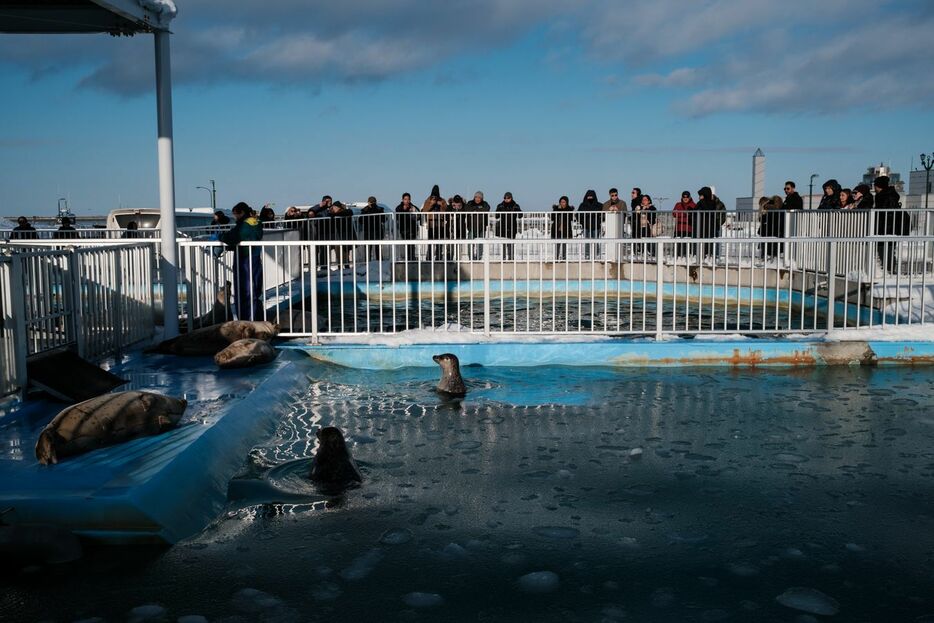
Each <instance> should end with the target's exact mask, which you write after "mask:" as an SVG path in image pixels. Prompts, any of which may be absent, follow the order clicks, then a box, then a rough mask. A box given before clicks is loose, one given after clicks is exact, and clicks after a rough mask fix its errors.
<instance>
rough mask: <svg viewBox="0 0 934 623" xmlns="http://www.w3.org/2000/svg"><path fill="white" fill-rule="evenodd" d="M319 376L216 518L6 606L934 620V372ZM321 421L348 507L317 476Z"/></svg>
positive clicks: (84, 566)
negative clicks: (343, 459) (456, 386)
mask: <svg viewBox="0 0 934 623" xmlns="http://www.w3.org/2000/svg"><path fill="white" fill-rule="evenodd" d="M300 365H301V372H302V375H303V376H300V377H299V378H297V379H296V386H297V388H299V389H300V388H307V389H304V391H300V392H297V393H296V398H295V400H294V404H292V405H291V407H292V408H291V409H290V413H289V415H288V416H287V417H285V418H284V419H283V420H282V421H281V422H280V423H279V426H278V429H277V431H276V433H275V435H274V436H273V437H272V438H270V439H266V440H258V443H257V444H256V445H255V447H254V448H253V449H252V451H251V452H250V453H249V456H246V457H244V465H243V469H242V471H241V474H240V475H239V476H238V477H237V479H235V482H234V483H233V484H232V486H231V494H232V495H231V497H232V498H234V499H232V501H231V503H230V508H229V510H228V512H227V513H226V514H225V515H224V516H223V517H221V518H219V519H218V520H217V521H216V522H215V523H214V524H212V525H211V526H210V527H209V528H207V529H206V530H205V531H203V532H202V533H201V534H200V535H198V536H197V537H195V538H192V539H190V540H188V541H186V542H183V543H181V544H178V545H176V546H175V547H172V548H170V549H168V550H153V549H104V550H99V551H94V552H91V553H90V554H89V555H88V556H87V557H86V558H85V559H84V560H83V561H80V562H78V563H74V564H73V565H72V566H65V567H56V568H49V569H43V570H33V571H31V572H27V573H21V574H19V575H17V576H15V577H14V578H12V579H11V580H10V581H9V583H8V584H7V585H6V586H5V587H4V588H3V589H2V590H0V595H2V601H0V618H2V619H3V620H5V621H17V620H23V621H27V620H28V621H32V620H40V619H47V620H62V621H72V620H79V619H83V618H90V617H102V618H104V619H106V620H127V619H128V618H129V619H133V618H134V616H135V617H136V620H150V619H146V618H145V617H144V616H143V615H145V614H147V613H149V614H154V615H156V619H152V620H159V619H158V616H162V620H169V621H175V620H176V619H177V618H178V617H181V616H184V615H201V616H203V617H206V618H207V619H209V620H224V621H230V622H233V621H282V622H285V621H313V620H327V621H334V620H356V621H370V620H389V621H391V620H424V621H429V620H463V621H475V620H481V621H633V620H636V621H719V620H725V621H798V622H804V621H815V620H830V619H833V620H841V621H896V620H897V621H913V620H919V621H926V620H934V591H932V584H934V580H932V578H934V498H932V496H931V493H930V492H931V485H932V483H934V409H932V407H934V370H930V369H924V368H898V369H883V368H878V369H872V368H839V369H811V370H790V371H786V372H775V371H770V372H757V371H733V370H727V369H722V370H713V369H704V370H700V369H698V370H678V371H671V370H629V369H626V370H616V369H593V368H521V369H520V368H515V369H510V368H482V367H468V368H465V369H464V371H463V372H464V376H465V378H466V379H467V381H468V388H469V393H468V397H467V398H466V399H465V400H464V401H461V402H452V401H447V400H444V399H442V398H441V397H440V396H439V395H438V394H435V393H434V392H433V391H432V388H433V385H434V383H435V381H436V379H437V374H436V371H435V370H433V369H429V368H425V369H406V370H399V371H391V372H374V371H360V370H349V369H344V368H339V367H335V366H328V365H324V364H319V363H316V362H313V361H310V360H309V361H307V362H303V363H302V364H300ZM324 425H333V426H338V427H340V428H341V429H343V430H344V431H345V432H346V434H347V437H348V439H349V440H350V443H351V447H352V451H353V454H354V456H355V457H356V459H357V460H358V462H359V464H360V468H361V470H362V472H363V474H364V478H365V482H364V483H363V485H362V486H360V487H359V488H355V489H351V490H348V491H347V492H346V493H345V494H344V495H343V496H340V497H327V496H324V495H321V494H320V493H319V492H317V491H316V490H315V489H314V488H313V487H311V486H310V485H309V484H308V483H307V482H306V481H305V480H304V478H303V474H304V473H305V471H306V470H307V467H308V459H309V458H310V457H311V456H312V455H313V453H314V433H315V430H316V429H317V428H318V427H319V426H324ZM143 606H151V608H150V610H137V611H136V612H135V614H131V610H133V609H134V608H139V607H143ZM928 616H931V617H932V618H931V619H928V618H924V617H928ZM919 617H921V618H919ZM198 620H200V619H198ZM192 623H193V621H192Z"/></svg>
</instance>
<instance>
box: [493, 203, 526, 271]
mask: <svg viewBox="0 0 934 623" xmlns="http://www.w3.org/2000/svg"><path fill="white" fill-rule="evenodd" d="M496 216H497V220H496V235H497V236H498V237H499V238H515V237H516V233H517V232H518V230H519V219H521V218H522V208H520V207H519V204H518V203H516V202H515V201H514V200H513V198H512V193H511V192H507V193H505V194H504V195H503V201H502V202H501V203H500V204H499V205H498V206H496ZM514 248H515V245H513V244H504V245H503V259H507V260H511V259H513V256H514Z"/></svg>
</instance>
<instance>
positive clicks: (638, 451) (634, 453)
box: [629, 448, 642, 461]
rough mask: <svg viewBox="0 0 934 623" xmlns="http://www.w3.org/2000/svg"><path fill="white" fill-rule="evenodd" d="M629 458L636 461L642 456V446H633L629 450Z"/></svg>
mask: <svg viewBox="0 0 934 623" xmlns="http://www.w3.org/2000/svg"><path fill="white" fill-rule="evenodd" d="M629 458H630V460H633V461H636V460H638V459H641V458H642V448H633V449H632V450H630V451H629Z"/></svg>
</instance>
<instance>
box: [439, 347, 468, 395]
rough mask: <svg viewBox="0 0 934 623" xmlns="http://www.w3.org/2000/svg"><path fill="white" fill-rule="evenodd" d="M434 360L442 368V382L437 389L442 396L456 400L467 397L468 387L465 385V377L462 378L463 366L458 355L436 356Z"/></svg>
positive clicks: (445, 354) (440, 381)
mask: <svg viewBox="0 0 934 623" xmlns="http://www.w3.org/2000/svg"><path fill="white" fill-rule="evenodd" d="M432 360H434V362H435V363H436V364H438V365H439V366H441V380H439V381H438V385H437V387H436V389H437V390H438V391H439V392H441V393H442V394H446V395H448V396H452V397H454V398H461V397H463V396H466V395H467V385H465V384H464V377H462V376H461V364H460V360H458V358H457V355H455V354H453V353H444V354H443V355H434V356H433V357H432Z"/></svg>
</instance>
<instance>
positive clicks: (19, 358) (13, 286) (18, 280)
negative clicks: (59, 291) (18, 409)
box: [10, 253, 28, 399]
mask: <svg viewBox="0 0 934 623" xmlns="http://www.w3.org/2000/svg"><path fill="white" fill-rule="evenodd" d="M24 290H25V287H24V284H23V259H22V256H20V254H18V253H13V254H11V256H10V321H11V322H12V323H13V362H14V366H15V372H16V375H15V376H16V387H17V388H18V390H19V395H20V398H21V399H23V398H25V397H26V389H27V387H26V384H27V382H28V379H27V378H26V354H27V344H26V298H25V293H24Z"/></svg>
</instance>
